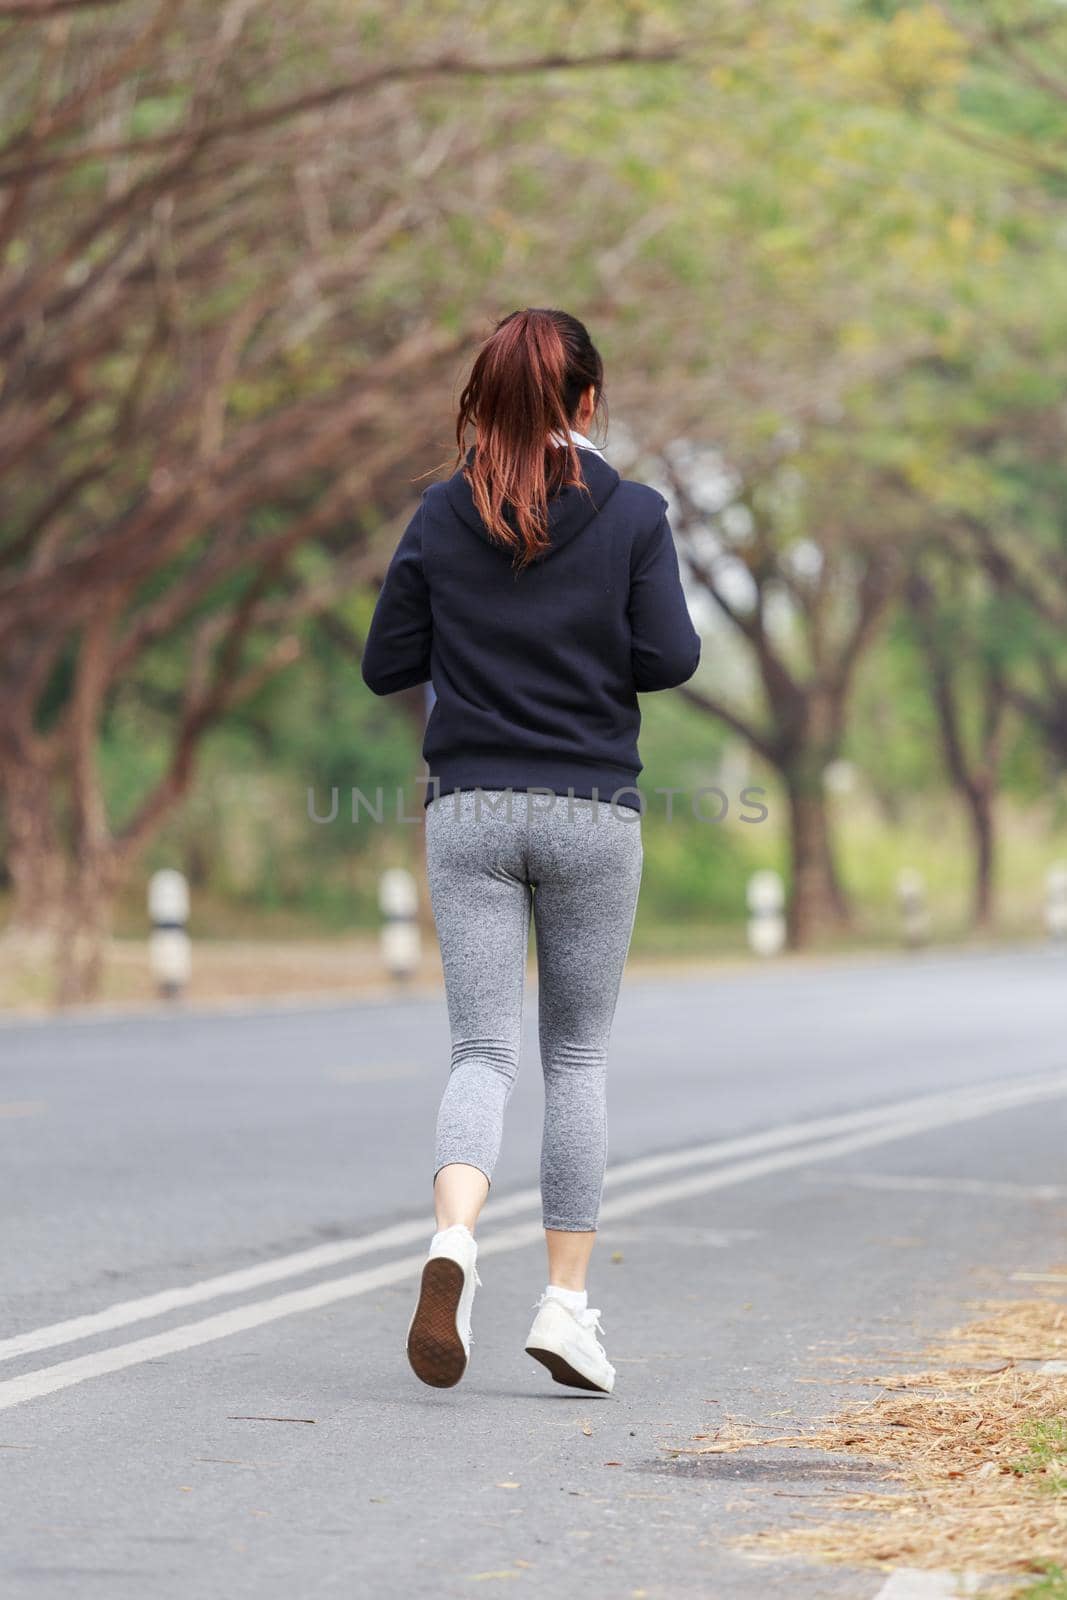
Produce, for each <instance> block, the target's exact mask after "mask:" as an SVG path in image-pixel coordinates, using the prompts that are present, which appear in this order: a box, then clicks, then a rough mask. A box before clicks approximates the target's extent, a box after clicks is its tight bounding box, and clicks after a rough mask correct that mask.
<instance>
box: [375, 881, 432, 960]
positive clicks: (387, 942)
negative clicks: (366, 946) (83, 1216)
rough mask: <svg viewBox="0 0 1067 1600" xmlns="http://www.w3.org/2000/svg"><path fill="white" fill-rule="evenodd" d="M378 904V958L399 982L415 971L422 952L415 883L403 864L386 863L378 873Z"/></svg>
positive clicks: (416, 886) (417, 894)
mask: <svg viewBox="0 0 1067 1600" xmlns="http://www.w3.org/2000/svg"><path fill="white" fill-rule="evenodd" d="M378 908H379V910H380V911H381V914H382V934H381V951H382V961H383V962H384V963H385V968H386V971H387V972H388V973H389V976H390V977H391V978H394V979H396V980H397V982H402V981H403V980H404V979H405V978H410V977H411V976H412V975H413V973H415V972H417V971H418V967H419V961H420V959H421V956H422V937H421V935H420V933H419V924H418V921H417V920H416V917H417V913H418V909H419V891H418V885H417V884H416V882H415V878H414V876H413V874H412V873H410V872H409V871H408V870H407V868H406V867H390V868H389V869H388V871H386V872H383V873H382V876H381V879H380V881H379V884H378Z"/></svg>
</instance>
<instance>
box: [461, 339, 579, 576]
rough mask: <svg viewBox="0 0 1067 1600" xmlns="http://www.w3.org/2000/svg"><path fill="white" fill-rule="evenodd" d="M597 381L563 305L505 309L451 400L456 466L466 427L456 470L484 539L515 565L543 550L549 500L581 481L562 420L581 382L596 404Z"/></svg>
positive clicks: (572, 411) (566, 421)
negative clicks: (471, 432)
mask: <svg viewBox="0 0 1067 1600" xmlns="http://www.w3.org/2000/svg"><path fill="white" fill-rule="evenodd" d="M603 381H604V369H603V363H602V362H601V359H600V356H599V354H598V353H597V350H596V348H595V347H594V345H593V343H592V340H591V339H590V337H589V335H588V333H587V332H586V330H585V328H584V327H583V326H582V324H581V323H580V322H579V321H578V320H577V319H576V318H575V317H571V316H568V315H567V313H566V312H564V311H542V310H532V309H530V308H527V309H526V310H525V311H513V312H512V313H511V315H510V316H508V317H505V318H504V320H503V321H502V322H500V323H498V324H497V327H496V329H495V330H494V332H493V333H492V334H491V335H490V337H489V338H488V339H487V340H486V342H485V344H484V345H483V346H482V348H481V350H480V351H479V353H478V356H477V359H476V360H475V363H474V366H473V368H472V370H471V375H470V378H469V379H468V381H467V385H466V388H465V389H464V390H463V393H462V394H461V396H460V401H459V411H458V414H457V418H456V447H457V450H458V458H457V462H458V461H459V460H462V459H463V456H464V450H465V445H466V433H467V428H468V425H473V426H474V427H475V428H476V430H477V443H476V445H475V451H474V457H473V460H472V461H471V462H470V463H469V464H468V465H467V466H465V467H464V476H465V477H466V479H467V481H468V483H469V484H470V487H471V493H472V494H473V496H474V504H475V506H476V507H477V510H478V515H479V516H480V517H481V519H482V521H483V523H484V524H485V527H486V530H487V532H488V534H489V536H490V538H491V539H494V540H496V541H497V542H498V543H500V544H502V545H505V546H507V547H510V548H511V549H512V550H513V552H514V555H515V565H516V566H517V567H525V566H527V565H528V564H529V563H530V562H531V561H533V560H535V559H536V557H537V556H538V555H539V554H541V552H542V551H544V550H546V549H548V547H549V544H550V539H549V534H548V499H549V496H550V495H551V494H554V493H556V492H557V491H558V490H559V489H561V488H570V487H576V488H581V487H583V479H582V470H581V463H580V461H579V459H578V452H577V450H576V449H575V446H574V441H573V440H572V438H571V436H570V429H571V423H572V421H573V419H574V417H575V415H576V413H577V410H578V402H579V400H580V398H581V396H582V394H583V393H584V391H585V390H586V389H588V388H589V387H590V385H592V387H593V389H594V391H595V395H596V400H597V403H598V404H599V402H600V394H601V389H602V387H603ZM553 440H556V441H557V443H556V444H555V445H554V444H553V443H552V441H553Z"/></svg>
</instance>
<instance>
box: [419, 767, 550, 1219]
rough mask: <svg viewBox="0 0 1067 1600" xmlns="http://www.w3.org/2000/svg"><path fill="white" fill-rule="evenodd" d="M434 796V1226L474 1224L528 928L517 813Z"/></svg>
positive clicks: (492, 1154)
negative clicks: (440, 1034)
mask: <svg viewBox="0 0 1067 1600" xmlns="http://www.w3.org/2000/svg"><path fill="white" fill-rule="evenodd" d="M458 800H459V804H458V807H457V801H456V797H455V796H452V795H446V796H444V797H442V798H441V799H440V800H437V801H435V802H434V803H433V804H432V805H431V806H430V807H429V808H428V810H427V816H426V859H427V871H428V876H429V883H430V895H431V900H432V903H433V913H434V921H435V922H436V925H437V933H438V938H439V940H440V945H441V961H442V965H443V967H444V974H445V987H446V990H447V995H448V1015H449V1024H450V1027H451V1033H452V1065H451V1071H450V1073H449V1078H448V1083H447V1085H446V1087H445V1092H444V1095H443V1097H442V1100H441V1105H440V1110H439V1112H438V1118H437V1138H436V1148H435V1157H434V1174H435V1181H434V1203H435V1209H436V1213H437V1225H438V1228H439V1229H443V1228H447V1227H451V1226H454V1225H455V1224H457V1223H461V1224H463V1225H464V1226H466V1227H467V1228H469V1229H470V1230H471V1232H473V1231H474V1226H475V1223H476V1222H477V1219H478V1214H479V1212H480V1211H481V1208H482V1205H483V1204H484V1201H485V1198H486V1195H487V1194H488V1192H489V1183H490V1180H491V1178H492V1176H493V1168H494V1167H495V1165H496V1159H497V1156H498V1154H499V1151H500V1140H501V1133H502V1130H503V1122H504V1111H505V1108H506V1106H507V1102H508V1099H509V1097H510V1094H511V1090H512V1087H513V1085H514V1082H515V1076H516V1073H517V1071H518V1064H519V1039H520V1031H521V1024H522V996H523V984H524V980H525V975H526V951H527V943H528V938H529V926H530V888H529V884H528V883H527V881H526V872H525V859H524V849H525V813H524V812H523V811H522V809H521V808H519V807H516V809H515V814H514V817H513V819H512V820H510V821H509V820H508V817H507V814H506V812H505V811H503V810H500V811H497V810H492V809H490V808H491V806H492V803H493V796H492V795H491V794H485V795H482V796H481V803H480V804H478V796H477V795H476V794H475V793H474V792H471V793H464V794H461V795H460V796H459V797H458Z"/></svg>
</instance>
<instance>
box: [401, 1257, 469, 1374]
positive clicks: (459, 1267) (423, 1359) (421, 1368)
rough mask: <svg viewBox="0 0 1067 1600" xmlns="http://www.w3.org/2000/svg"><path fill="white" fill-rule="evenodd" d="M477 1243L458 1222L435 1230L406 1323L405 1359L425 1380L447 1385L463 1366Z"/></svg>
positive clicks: (415, 1372) (464, 1363)
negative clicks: (419, 1286)
mask: <svg viewBox="0 0 1067 1600" xmlns="http://www.w3.org/2000/svg"><path fill="white" fill-rule="evenodd" d="M477 1254H478V1246H477V1244H476V1242H475V1240H474V1237H473V1235H472V1234H471V1233H470V1232H468V1230H467V1229H466V1228H464V1227H463V1226H462V1225H460V1226H457V1227H454V1228H446V1229H444V1230H443V1232H441V1233H435V1234H434V1236H433V1239H432V1240H431V1243H430V1253H429V1255H428V1256H427V1259H426V1265H425V1266H424V1267H423V1269H422V1287H421V1289H420V1292H419V1301H418V1304H417V1305H416V1307H415V1312H414V1315H413V1316H412V1318H411V1322H410V1324H409V1326H408V1341H407V1350H408V1360H409V1361H410V1363H411V1370H412V1372H414V1374H415V1376H416V1377H417V1378H421V1379H422V1381H423V1383H428V1384H431V1385H432V1387H433V1388H435V1389H451V1387H452V1385H453V1384H456V1383H458V1382H459V1380H460V1378H462V1376H463V1374H464V1372H466V1370H467V1361H468V1359H469V1358H470V1348H471V1307H472V1306H473V1304H474V1291H475V1289H476V1288H477V1287H478V1286H479V1284H480V1283H481V1281H482V1280H481V1279H480V1278H479V1276H478V1273H477V1271H476V1270H475V1266H474V1262H475V1258H476V1256H477Z"/></svg>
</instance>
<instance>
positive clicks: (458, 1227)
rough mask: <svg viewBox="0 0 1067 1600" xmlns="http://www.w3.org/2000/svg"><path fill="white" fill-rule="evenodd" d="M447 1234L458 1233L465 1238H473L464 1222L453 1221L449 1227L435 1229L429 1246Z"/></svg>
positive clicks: (445, 1237)
mask: <svg viewBox="0 0 1067 1600" xmlns="http://www.w3.org/2000/svg"><path fill="white" fill-rule="evenodd" d="M449 1234H459V1235H460V1236H461V1237H462V1238H465V1239H472V1240H473V1238H474V1235H473V1233H471V1231H470V1229H469V1228H468V1227H467V1224H466V1223H465V1222H454V1223H453V1224H452V1226H451V1227H450V1228H439V1229H438V1230H437V1232H436V1233H435V1234H434V1236H433V1238H432V1239H431V1240H430V1245H431V1248H432V1246H433V1245H435V1244H436V1243H437V1241H438V1240H439V1239H447V1238H448V1236H449Z"/></svg>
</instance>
